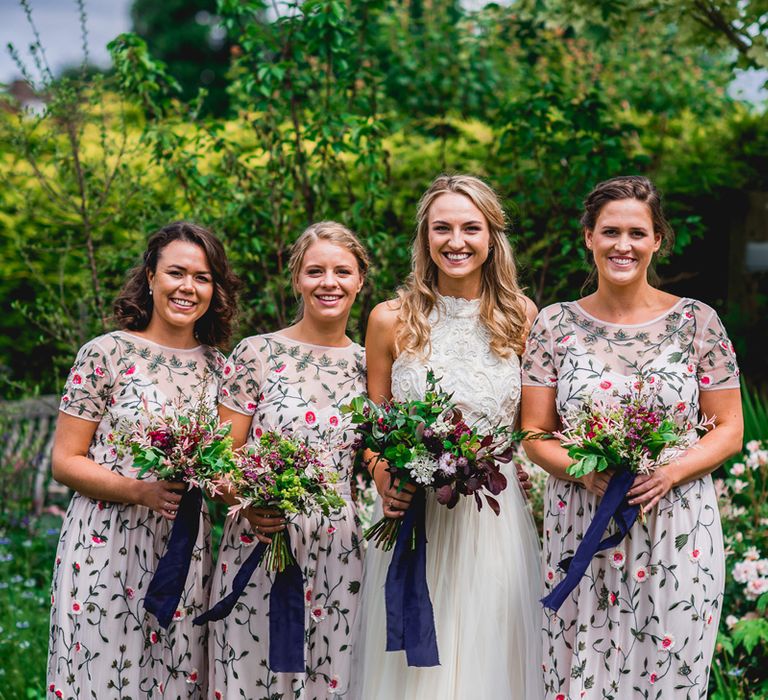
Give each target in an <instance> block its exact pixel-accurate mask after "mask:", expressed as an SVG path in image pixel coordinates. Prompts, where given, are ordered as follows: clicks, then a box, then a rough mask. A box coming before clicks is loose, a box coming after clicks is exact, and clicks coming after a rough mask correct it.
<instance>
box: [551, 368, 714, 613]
mask: <svg viewBox="0 0 768 700" xmlns="http://www.w3.org/2000/svg"><path fill="white" fill-rule="evenodd" d="M659 390H660V383H659V380H658V379H657V378H656V377H654V376H651V377H649V378H647V379H646V378H644V377H642V376H638V377H637V379H636V380H635V382H634V384H632V386H631V388H630V389H629V390H628V391H627V392H626V393H624V394H620V393H618V392H614V393H613V394H612V395H611V396H610V397H606V399H605V400H600V399H592V400H588V401H585V402H584V403H583V404H582V406H581V407H580V408H579V409H578V410H577V411H575V412H573V413H572V414H570V415H568V416H567V417H566V418H564V419H563V429H562V430H561V431H559V432H556V433H553V437H556V438H559V439H560V442H561V444H562V445H563V447H565V448H566V449H567V450H568V455H569V456H570V457H571V458H572V459H574V460H575V461H574V463H573V464H571V465H570V466H569V467H568V468H567V471H568V473H569V474H571V475H573V476H575V477H581V476H584V475H586V474H590V473H591V472H595V471H596V472H599V471H605V470H606V469H610V470H612V472H613V474H612V476H611V479H610V481H609V482H608V486H607V488H606V490H605V494H604V495H603V496H602V498H601V500H600V503H599V504H598V506H597V509H596V510H595V513H594V516H593V518H592V522H591V523H590V524H589V527H588V528H587V530H586V532H585V533H584V535H583V537H582V539H581V541H580V543H579V545H578V547H577V548H576V552H575V553H574V555H573V556H569V557H565V558H564V559H562V560H561V561H560V563H559V568H560V569H561V570H562V571H564V572H565V573H566V576H565V578H563V579H562V580H561V581H560V582H559V583H558V584H557V586H555V588H554V589H553V590H552V591H551V592H550V593H549V594H548V595H547V596H546V597H544V598H543V599H542V603H543V604H544V606H545V607H547V608H550V609H551V610H555V611H556V610H558V609H559V608H560V606H561V605H562V604H563V602H564V601H565V599H566V598H567V597H568V595H570V593H571V591H573V589H574V588H576V586H577V585H578V584H579V581H580V580H581V578H582V576H583V575H584V573H585V572H586V570H587V567H588V566H589V563H590V561H591V560H592V557H594V555H595V554H597V552H599V551H602V550H604V549H608V548H609V547H615V546H616V545H617V544H619V542H621V540H623V539H624V537H626V535H627V533H628V532H629V530H630V529H631V527H632V525H633V524H634V522H635V520H636V519H637V517H638V514H640V512H641V508H640V506H639V505H631V504H630V503H629V502H628V500H627V493H628V492H629V489H630V488H632V485H633V483H634V481H635V477H636V475H637V474H650V473H652V472H653V471H654V470H656V469H658V468H660V467H663V466H664V465H665V464H668V463H669V462H671V461H672V460H673V459H675V458H677V457H678V456H679V455H680V454H682V453H683V452H684V451H685V450H687V449H689V448H691V447H693V446H694V445H695V443H696V440H697V433H703V432H706V431H707V430H708V429H709V427H711V426H712V424H713V419H706V418H703V419H702V420H701V421H700V422H699V423H698V424H696V425H694V424H692V423H691V422H685V423H683V422H679V421H677V420H675V418H674V416H673V415H672V414H670V413H667V412H665V411H664V409H663V408H662V406H663V404H662V402H661V401H660V399H659ZM611 520H613V521H614V523H615V524H616V528H617V529H616V532H614V533H613V534H611V535H609V536H608V537H606V538H605V539H602V540H601V538H602V536H603V534H604V533H605V531H606V530H607V528H608V525H609V524H610V521H611Z"/></svg>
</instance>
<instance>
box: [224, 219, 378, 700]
mask: <svg viewBox="0 0 768 700" xmlns="http://www.w3.org/2000/svg"><path fill="white" fill-rule="evenodd" d="M368 265H369V263H368V256H367V254H366V252H365V249H364V248H363V247H362V245H361V244H360V242H359V241H358V239H357V238H356V237H355V235H354V234H353V233H352V232H351V231H350V230H349V229H347V228H346V227H344V226H342V225H341V224H338V223H335V222H333V221H323V222H321V223H317V224H313V225H312V226H310V227H309V228H308V229H307V230H306V231H304V233H303V234H302V235H301V236H300V237H299V239H298V240H297V241H296V243H295V244H294V247H293V251H292V255H291V259H290V262H289V267H290V271H291V281H292V284H293V289H294V291H295V293H296V294H297V295H298V296H299V297H300V305H301V306H300V311H299V315H298V319H297V321H296V322H295V323H294V324H293V325H292V326H290V327H288V328H283V329H282V330H279V331H277V332H274V333H266V334H264V335H256V336H252V337H250V338H246V339H245V340H243V341H242V342H240V343H239V344H238V345H237V347H236V348H235V350H234V351H233V353H232V355H231V357H230V358H229V360H228V361H227V364H226V365H225V368H224V381H223V382H222V385H221V389H220V391H219V399H220V406H219V411H220V414H221V418H222V420H229V421H231V422H232V435H233V437H234V440H235V445H236V446H238V445H242V444H243V443H245V442H254V441H255V440H257V439H258V438H259V437H260V436H261V435H262V433H263V431H266V430H278V431H288V432H293V433H296V434H299V435H301V436H302V437H304V438H306V439H307V441H308V442H309V443H310V444H312V445H315V446H317V447H319V448H321V449H323V450H325V451H327V452H328V459H329V460H331V461H332V463H333V464H334V466H335V467H336V468H337V469H338V471H339V482H338V484H337V486H338V489H339V492H340V494H341V495H342V496H343V497H344V499H345V500H346V507H345V508H344V510H343V511H342V512H341V513H339V514H336V515H333V516H331V517H330V518H324V517H322V516H312V517H309V518H307V517H296V518H294V519H293V520H292V521H291V522H290V524H288V527H289V529H290V539H291V544H292V546H293V548H294V553H295V556H296V561H297V562H298V564H299V566H300V567H301V569H302V572H303V576H304V583H305V586H306V589H305V603H306V619H305V630H306V632H305V642H304V643H305V649H304V658H305V663H306V672H305V673H303V674H289V673H276V672H273V671H272V670H271V669H270V668H269V664H268V659H269V619H268V616H267V611H268V608H269V591H270V587H271V575H270V574H268V573H267V572H266V571H265V569H264V568H263V567H259V568H257V569H256V571H255V573H254V574H253V577H252V578H251V581H250V583H249V585H248V587H247V588H246V590H245V592H244V593H243V595H242V597H241V598H240V600H239V601H238V603H237V605H236V606H235V608H234V610H233V611H232V612H231V613H230V615H229V616H228V617H227V618H224V619H223V620H221V621H218V622H215V623H212V636H211V644H210V666H211V674H212V676H211V696H212V697H215V698H230V699H234V698H243V697H268V698H272V697H275V698H277V697H281V698H289V697H290V698H296V699H299V698H301V699H302V700H311V699H317V700H322V699H324V698H328V697H331V696H332V695H336V694H338V695H342V696H343V695H345V694H346V693H347V689H348V686H349V681H350V675H351V673H352V669H351V664H350V660H351V645H352V639H351V634H352V631H353V629H354V623H355V618H356V615H357V607H358V591H359V588H360V578H361V574H362V553H361V550H360V528H359V522H358V518H357V515H356V509H355V505H354V503H353V501H352V499H351V496H350V476H351V471H352V465H353V461H354V454H355V453H354V448H353V446H352V444H351V443H352V440H353V437H354V436H353V433H352V430H351V428H350V426H349V425H348V420H347V419H345V418H344V417H342V415H341V410H340V409H341V407H342V405H344V404H345V403H348V402H349V401H350V400H351V399H352V398H354V397H355V396H358V395H359V394H362V393H364V392H365V359H364V352H363V348H362V347H360V346H359V345H358V344H357V343H354V342H352V341H351V340H350V339H349V338H348V337H347V335H346V329H347V321H348V319H349V314H350V311H351V310H352V305H353V304H354V301H355V297H356V296H357V294H358V292H359V291H360V289H361V288H362V286H363V283H364V281H365V274H366V272H367V270H368ZM283 527H285V525H284V522H283V521H282V520H279V518H278V519H276V518H270V517H269V513H265V512H263V511H262V512H260V513H256V512H251V513H250V514H249V515H248V518H247V519H246V517H243V516H242V515H240V514H238V515H237V516H236V517H234V518H227V521H226V524H225V526H224V536H223V539H222V544H221V548H220V550H219V556H218V565H217V568H216V571H215V574H214V579H213V585H212V591H211V600H212V601H218V600H220V599H221V597H223V596H225V595H227V594H228V593H229V591H230V590H231V586H232V581H233V578H234V576H235V574H236V573H237V571H238V569H239V567H240V564H241V563H242V562H243V561H244V560H245V559H246V558H247V557H248V555H249V554H250V552H251V548H252V547H253V546H254V544H255V539H259V540H261V541H269V540H268V537H269V535H271V534H272V533H274V532H276V531H277V530H279V529H282V528H283Z"/></svg>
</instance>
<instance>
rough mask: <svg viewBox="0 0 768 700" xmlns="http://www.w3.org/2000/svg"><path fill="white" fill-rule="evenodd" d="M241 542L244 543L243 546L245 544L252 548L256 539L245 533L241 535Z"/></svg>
mask: <svg viewBox="0 0 768 700" xmlns="http://www.w3.org/2000/svg"><path fill="white" fill-rule="evenodd" d="M240 542H242V544H244V545H245V546H246V547H250V546H251V545H252V544H253V542H254V538H253V537H251V536H250V535H246V534H245V533H243V534H242V535H240Z"/></svg>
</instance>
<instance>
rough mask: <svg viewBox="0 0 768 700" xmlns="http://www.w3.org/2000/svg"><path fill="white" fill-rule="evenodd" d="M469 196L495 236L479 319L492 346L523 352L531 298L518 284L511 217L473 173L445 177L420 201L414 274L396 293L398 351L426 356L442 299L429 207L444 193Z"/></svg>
mask: <svg viewBox="0 0 768 700" xmlns="http://www.w3.org/2000/svg"><path fill="white" fill-rule="evenodd" d="M449 193H455V194H461V195H463V196H465V197H467V198H468V199H469V200H470V201H471V202H472V203H473V204H474V205H475V206H476V207H477V208H478V209H479V210H480V212H481V213H482V214H483V216H484V217H485V219H486V221H487V223H488V229H489V234H490V245H489V248H490V249H489V253H488V258H487V259H486V261H485V262H484V263H483V267H482V282H481V288H480V319H481V321H482V322H483V324H484V325H485V327H486V328H487V329H488V332H489V334H490V340H491V349H492V350H493V352H494V353H495V354H496V355H498V356H500V357H509V356H510V355H511V354H512V353H513V352H514V353H516V354H518V355H521V354H522V352H523V349H524V346H525V343H524V337H525V331H526V326H527V320H526V313H525V312H526V299H525V296H524V295H523V291H522V289H521V288H520V285H519V284H518V282H517V266H516V265H515V256H514V253H513V252H512V246H511V245H510V243H509V241H508V240H507V237H506V235H505V231H506V228H507V219H506V216H505V215H504V210H503V208H502V206H501V202H500V201H499V197H498V195H497V194H496V193H495V192H494V191H493V189H492V188H491V187H490V186H489V185H487V184H486V183H485V182H483V181H482V180H480V179H479V178H477V177H472V176H471V175H440V176H438V177H437V178H435V180H434V181H433V182H432V184H431V185H430V186H429V189H428V190H427V191H426V192H425V193H424V195H423V196H422V198H421V201H420V202H419V207H418V212H417V215H416V219H417V228H416V239H415V240H414V242H413V250H412V253H411V273H410V274H409V275H408V278H407V279H406V281H405V284H403V286H402V287H400V289H398V291H397V297H398V300H399V311H398V324H397V329H396V332H395V349H396V352H397V353H398V354H400V353H401V352H411V353H415V354H418V355H422V356H426V355H428V354H429V351H430V340H429V338H430V326H429V314H430V312H431V311H432V309H434V307H435V304H436V303H437V274H438V268H437V265H436V264H435V262H434V260H432V257H431V256H430V254H429V210H430V208H431V207H432V204H433V203H434V202H435V200H436V199H437V198H438V197H440V196H441V195H443V194H449Z"/></svg>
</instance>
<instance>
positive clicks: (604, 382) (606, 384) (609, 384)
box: [600, 379, 613, 391]
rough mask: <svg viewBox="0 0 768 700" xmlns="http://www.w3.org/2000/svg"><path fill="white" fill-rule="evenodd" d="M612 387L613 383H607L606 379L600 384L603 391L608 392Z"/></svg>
mask: <svg viewBox="0 0 768 700" xmlns="http://www.w3.org/2000/svg"><path fill="white" fill-rule="evenodd" d="M612 386H613V383H612V382H609V381H608V380H607V379H603V381H602V382H600V388H601V389H602V390H603V391H608V389H610V388H611V387H612Z"/></svg>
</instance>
